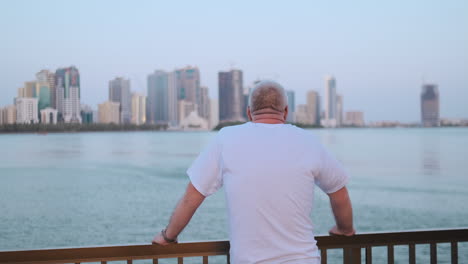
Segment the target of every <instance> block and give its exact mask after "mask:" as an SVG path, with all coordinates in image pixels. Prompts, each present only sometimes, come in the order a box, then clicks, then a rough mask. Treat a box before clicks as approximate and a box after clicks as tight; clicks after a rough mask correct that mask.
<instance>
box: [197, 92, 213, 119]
mask: <svg viewBox="0 0 468 264" xmlns="http://www.w3.org/2000/svg"><path fill="white" fill-rule="evenodd" d="M210 112H211V109H210V97H209V96H208V87H205V86H202V87H200V104H199V105H198V113H199V115H200V117H202V118H204V119H206V120H207V121H209V120H210Z"/></svg>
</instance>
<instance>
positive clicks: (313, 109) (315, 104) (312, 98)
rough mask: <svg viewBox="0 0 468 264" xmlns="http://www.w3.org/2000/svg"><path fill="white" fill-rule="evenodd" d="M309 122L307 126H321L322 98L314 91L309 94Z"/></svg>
mask: <svg viewBox="0 0 468 264" xmlns="http://www.w3.org/2000/svg"><path fill="white" fill-rule="evenodd" d="M307 121H308V122H307V123H305V124H310V125H319V124H320V96H319V94H318V92H316V91H312V90H311V91H308V92H307Z"/></svg>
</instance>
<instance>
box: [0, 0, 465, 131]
mask: <svg viewBox="0 0 468 264" xmlns="http://www.w3.org/2000/svg"><path fill="white" fill-rule="evenodd" d="M467 14H468V1H466V0H460V1H451V0H446V1H432V0H424V1H418V0H414V1H400V0H394V1H361V0H354V1H345V0H343V1H312V0H310V1H294V0H291V1H273V0H270V1H262V0H258V1H243V0H236V1H221V0H218V1H204V0H200V1H139V0H135V1H116V0H113V1H104V0H100V1H84V0H80V1H48V0H41V1H33V0H31V1H23V0H15V1H1V2H0V36H1V41H0V106H4V105H8V104H12V102H13V98H14V97H15V96H16V94H17V89H18V88H19V87H22V86H23V83H24V82H26V81H30V80H34V78H35V74H36V73H37V72H38V71H40V70H41V69H50V70H53V71H55V70H56V69H57V68H58V67H67V66H70V65H75V66H76V67H77V68H78V69H79V71H80V78H81V101H82V103H85V104H88V105H91V106H92V107H93V108H96V106H97V104H98V103H101V102H103V101H106V100H107V99H108V83H109V80H111V79H113V78H115V77H118V76H121V77H125V78H129V79H130V81H131V89H132V91H137V92H141V93H146V78H147V75H148V74H150V73H152V72H154V71H155V70H157V69H162V70H166V71H171V70H174V69H176V68H181V67H185V66H187V65H192V66H198V67H199V69H200V73H201V84H202V85H204V86H207V87H208V88H209V90H210V96H211V97H212V98H215V99H217V97H218V80H217V76H218V72H219V71H226V70H230V69H231V68H236V69H241V70H242V71H243V73H244V86H249V85H251V84H252V82H253V81H255V80H257V79H273V80H276V81H278V82H280V83H281V84H282V85H283V86H284V87H285V88H286V89H288V90H294V91H295V92H296V103H297V104H301V103H305V95H306V92H307V91H308V90H315V91H318V92H319V93H320V94H321V95H324V89H325V77H326V76H327V75H333V76H335V78H336V80H337V92H338V93H339V94H342V95H343V96H344V100H343V103H344V110H345V111H350V110H360V111H364V114H365V119H366V121H378V120H398V121H402V122H417V121H419V120H420V93H421V85H422V84H423V82H432V83H436V84H437V85H438V87H439V93H440V108H441V117H445V118H468V103H467V98H468V15H467Z"/></svg>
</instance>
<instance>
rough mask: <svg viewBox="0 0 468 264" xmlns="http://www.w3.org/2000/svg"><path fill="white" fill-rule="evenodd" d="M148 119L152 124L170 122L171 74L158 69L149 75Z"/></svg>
mask: <svg viewBox="0 0 468 264" xmlns="http://www.w3.org/2000/svg"><path fill="white" fill-rule="evenodd" d="M146 107H147V109H148V111H147V114H146V115H147V120H148V122H149V123H151V124H168V123H169V74H168V73H167V72H165V71H160V70H157V71H155V72H154V73H153V74H150V75H148V103H147V105H146Z"/></svg>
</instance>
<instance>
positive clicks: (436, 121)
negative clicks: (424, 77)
mask: <svg viewBox="0 0 468 264" xmlns="http://www.w3.org/2000/svg"><path fill="white" fill-rule="evenodd" d="M421 123H422V125H423V126H425V127H434V126H439V125H440V117H439V90H438V88H437V85H436V84H424V85H423V87H422V93H421Z"/></svg>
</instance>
